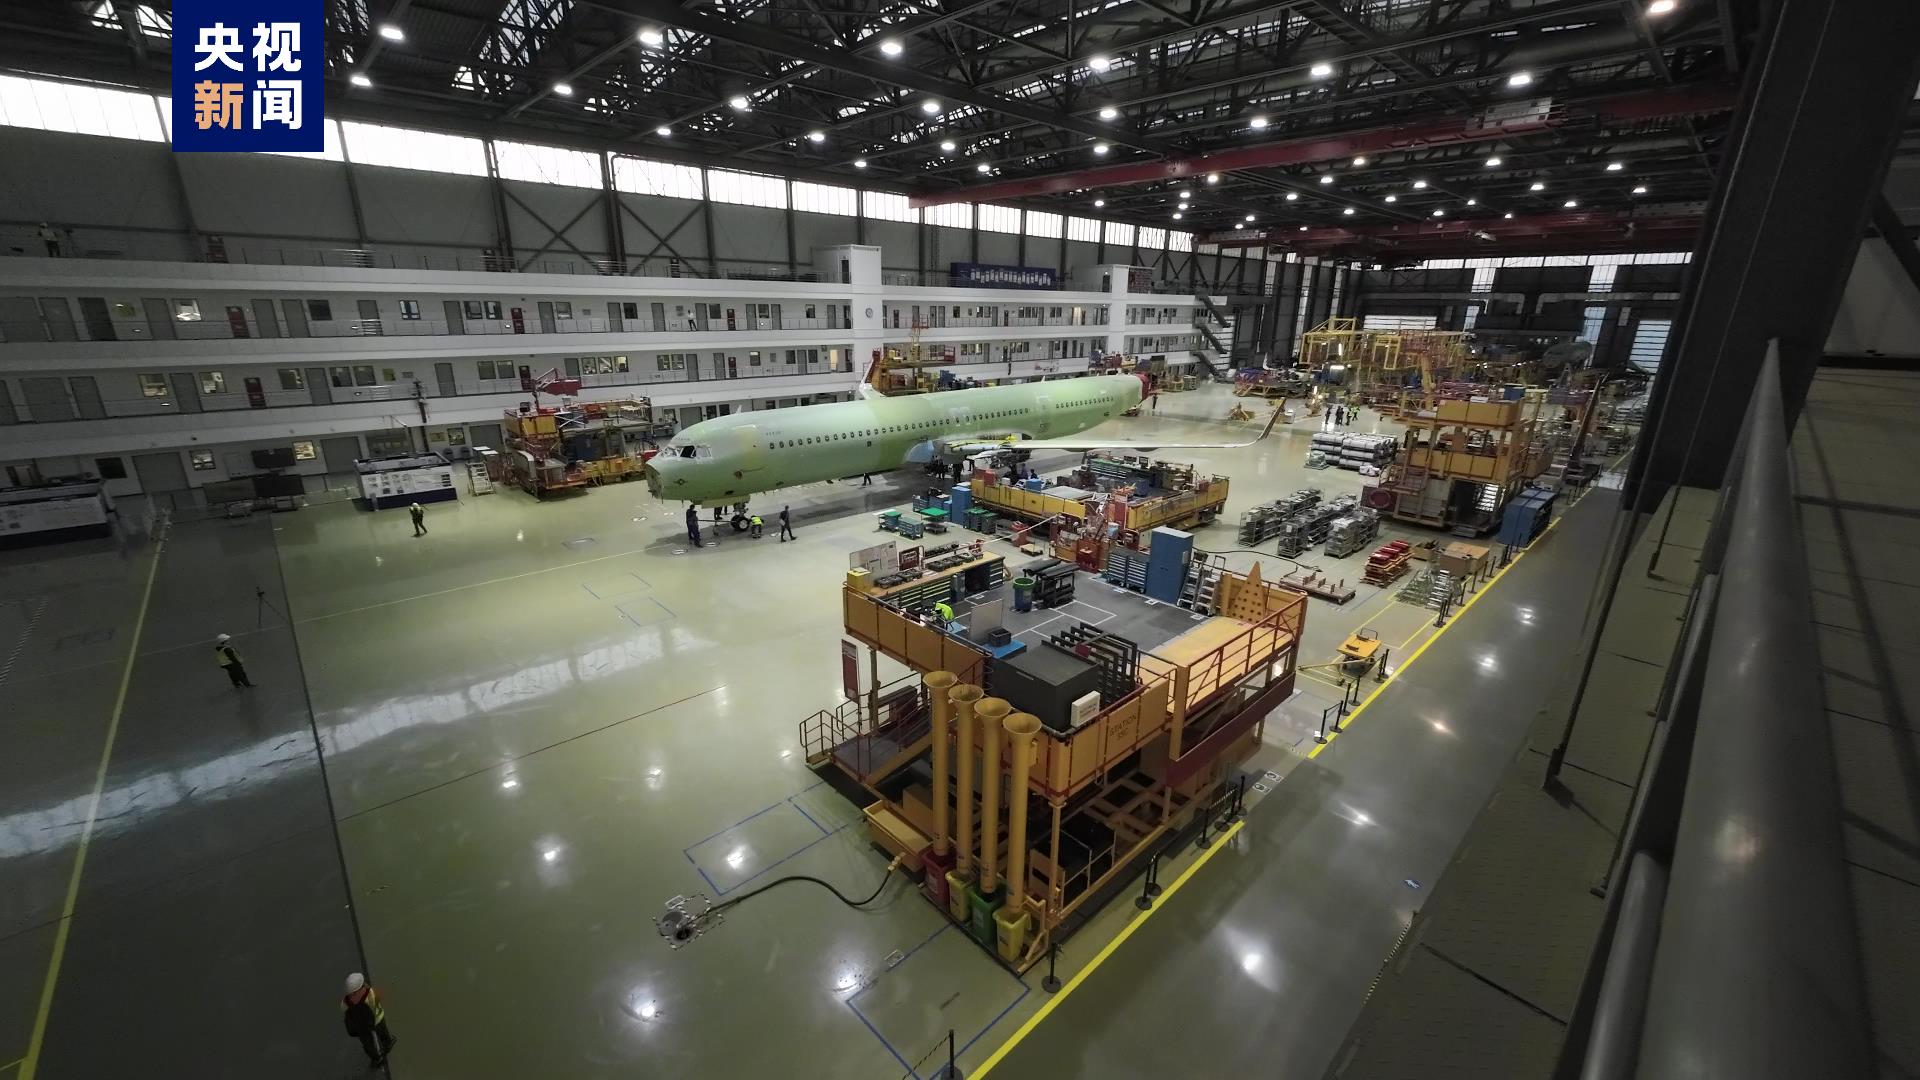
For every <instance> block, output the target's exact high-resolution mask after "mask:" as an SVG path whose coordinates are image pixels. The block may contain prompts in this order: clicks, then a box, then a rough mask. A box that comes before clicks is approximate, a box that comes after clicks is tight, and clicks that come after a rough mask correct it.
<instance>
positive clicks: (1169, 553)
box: [1147, 525, 1193, 604]
mask: <svg viewBox="0 0 1920 1080" xmlns="http://www.w3.org/2000/svg"><path fill="white" fill-rule="evenodd" d="M1192 559H1193V534H1192V533H1190V532H1181V531H1180V530H1179V529H1169V528H1167V527H1166V526H1165V525H1162V526H1160V527H1159V528H1157V529H1155V530H1153V531H1152V532H1151V533H1148V534H1147V595H1148V596H1151V597H1152V598H1154V599H1155V600H1158V601H1160V602H1161V603H1163V604H1173V603H1178V602H1179V600H1180V587H1181V586H1182V585H1184V584H1186V581H1187V563H1188V562H1190V561H1192Z"/></svg>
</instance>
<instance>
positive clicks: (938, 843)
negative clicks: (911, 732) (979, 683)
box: [920, 671, 960, 907]
mask: <svg viewBox="0 0 1920 1080" xmlns="http://www.w3.org/2000/svg"><path fill="white" fill-rule="evenodd" d="M959 681H960V677H959V676H957V675H955V674H954V673H953V672H951V671H929V672H927V674H926V676H925V677H924V678H923V679H921V683H922V684H923V685H925V686H926V688H927V704H928V707H929V708H931V709H932V711H933V728H932V731H931V735H932V741H933V852H932V854H930V855H928V856H927V857H926V858H925V859H924V860H923V862H924V863H925V866H924V867H923V868H922V872H921V878H920V880H921V881H922V882H923V883H924V885H925V886H926V890H927V895H928V896H930V897H932V898H933V902H934V903H936V904H939V905H941V906H942V907H945V906H946V905H947V903H948V893H947V888H948V886H947V871H949V870H952V869H953V841H952V838H951V836H950V834H949V833H948V830H947V821H948V815H949V813H950V812H951V806H952V798H951V795H950V792H949V785H950V783H951V777H952V774H951V772H950V771H949V768H948V762H949V740H950V739H951V738H952V727H953V697H952V695H953V688H954V686H955V685H956V684H957V683H959Z"/></svg>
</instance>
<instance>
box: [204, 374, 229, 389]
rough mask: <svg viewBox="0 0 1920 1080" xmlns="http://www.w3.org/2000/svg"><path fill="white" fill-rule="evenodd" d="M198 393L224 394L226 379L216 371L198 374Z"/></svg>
mask: <svg viewBox="0 0 1920 1080" xmlns="http://www.w3.org/2000/svg"><path fill="white" fill-rule="evenodd" d="M200 392H201V393H203V394H224V393H226V392H227V377H226V376H225V375H222V374H221V373H220V372H218V371H203V372H201V373H200Z"/></svg>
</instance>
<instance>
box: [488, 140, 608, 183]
mask: <svg viewBox="0 0 1920 1080" xmlns="http://www.w3.org/2000/svg"><path fill="white" fill-rule="evenodd" d="M493 160H494V163H495V164H496V165H497V166H498V168H499V171H500V175H501V176H502V177H504V178H505V179H508V180H525V181H528V182H529V183H534V184H564V185H566V186H568V187H582V188H602V187H605V186H606V185H605V184H603V183H601V179H600V155H599V154H594V153H590V152H588V151H585V150H564V149H562V148H560V147H558V146H538V145H535V144H533V143H520V142H508V141H506V140H504V139H495V140H494V141H493Z"/></svg>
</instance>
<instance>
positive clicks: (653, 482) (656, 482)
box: [647, 457, 665, 499]
mask: <svg viewBox="0 0 1920 1080" xmlns="http://www.w3.org/2000/svg"><path fill="white" fill-rule="evenodd" d="M664 464H665V462H663V461H661V460H660V459H659V458H658V457H655V458H653V459H651V460H649V461H648V462H647V490H648V491H650V492H652V493H653V497H654V498H656V499H657V498H659V497H660V490H661V486H662V481H661V476H660V467H661V466H662V465H664Z"/></svg>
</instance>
